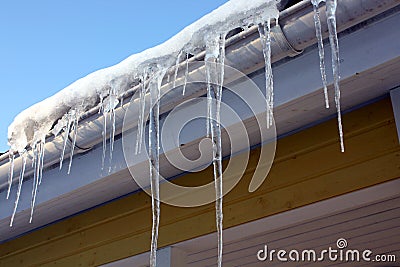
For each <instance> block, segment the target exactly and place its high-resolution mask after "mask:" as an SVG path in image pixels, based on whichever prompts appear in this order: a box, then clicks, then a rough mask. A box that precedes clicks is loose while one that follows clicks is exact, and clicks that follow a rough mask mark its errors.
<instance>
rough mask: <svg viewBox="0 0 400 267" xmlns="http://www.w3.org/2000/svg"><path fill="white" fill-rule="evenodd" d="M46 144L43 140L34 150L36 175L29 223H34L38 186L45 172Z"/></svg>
mask: <svg viewBox="0 0 400 267" xmlns="http://www.w3.org/2000/svg"><path fill="white" fill-rule="evenodd" d="M44 145H45V141H44V140H42V141H40V142H39V143H37V144H36V146H35V149H34V150H35V151H34V155H35V156H34V161H35V168H34V177H33V187H32V200H31V217H30V219H29V223H32V219H33V211H34V209H35V202H36V196H37V190H38V186H39V185H40V184H41V180H42V173H43V158H44Z"/></svg>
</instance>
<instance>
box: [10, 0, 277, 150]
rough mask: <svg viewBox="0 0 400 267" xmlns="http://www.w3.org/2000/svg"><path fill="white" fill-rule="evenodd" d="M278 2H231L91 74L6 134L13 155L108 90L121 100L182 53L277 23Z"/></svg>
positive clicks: (22, 117)
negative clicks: (153, 70) (146, 76)
mask: <svg viewBox="0 0 400 267" xmlns="http://www.w3.org/2000/svg"><path fill="white" fill-rule="evenodd" d="M279 3H280V0H253V1H246V0H230V1H229V2H227V3H226V4H224V5H222V6H221V7H219V8H217V9H216V10H214V11H213V12H211V13H209V14H207V15H206V16H204V17H202V18H201V19H199V20H198V21H196V22H195V23H193V24H191V25H189V26H188V27H186V28H185V29H183V30H182V31H181V32H179V33H178V34H176V35H175V36H173V37H172V38H171V39H169V40H168V41H166V42H165V43H163V44H160V45H158V46H155V47H153V48H150V49H147V50H145V51H143V52H141V53H138V54H134V55H131V56H130V57H128V58H127V59H125V60H124V61H122V62H120V63H119V64H117V65H114V66H111V67H108V68H105V69H101V70H99V71H96V72H93V73H91V74H89V75H87V76H86V77H84V78H81V79H79V80H77V81H76V82H74V83H72V84H71V85H69V86H67V87H66V88H64V89H63V90H61V91H60V92H58V93H56V94H55V95H53V96H51V97H49V98H47V99H45V100H43V101H42V102H39V103H37V104H35V105H33V106H31V107H30V108H28V109H26V110H24V111H23V112H21V113H20V114H18V115H17V116H16V118H15V119H14V121H13V123H12V124H11V125H10V126H9V128H8V143H9V145H10V147H11V151H18V152H20V153H22V152H23V151H24V150H25V149H26V147H27V146H28V145H31V146H33V145H34V144H35V143H37V142H40V141H42V140H44V139H45V136H46V134H47V133H48V132H49V131H50V130H51V128H52V126H53V125H54V124H55V122H57V120H59V119H60V118H62V116H63V115H64V114H66V113H68V112H69V111H70V110H72V109H75V110H76V109H79V110H81V111H86V110H88V109H90V108H92V107H94V106H96V105H97V104H98V103H99V101H100V97H101V96H104V95H107V92H108V91H109V89H110V88H114V90H116V92H117V93H118V94H121V93H122V92H124V91H126V90H127V89H129V88H130V85H131V84H132V83H133V82H134V81H135V80H136V79H138V78H139V77H140V76H141V75H142V74H143V71H144V70H145V69H148V68H149V67H151V66H156V67H157V68H158V69H167V68H169V67H170V66H172V65H173V64H174V63H175V60H176V57H177V55H178V54H179V53H180V52H181V51H184V52H186V53H192V54H194V53H196V52H198V51H200V50H204V48H205V46H206V45H207V41H209V40H215V38H216V36H219V35H220V34H225V33H227V32H229V31H230V30H231V29H234V28H237V27H248V26H250V25H254V24H258V23H262V22H264V21H266V20H268V19H271V18H276V19H277V18H278V16H279V11H278V9H277V4H279Z"/></svg>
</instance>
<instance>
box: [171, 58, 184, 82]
mask: <svg viewBox="0 0 400 267" xmlns="http://www.w3.org/2000/svg"><path fill="white" fill-rule="evenodd" d="M182 53H183V51H180V52H179V54H178V56H177V57H176V62H175V74H174V87H173V88H175V86H176V79H177V78H178V71H179V60H180V59H181V56H182Z"/></svg>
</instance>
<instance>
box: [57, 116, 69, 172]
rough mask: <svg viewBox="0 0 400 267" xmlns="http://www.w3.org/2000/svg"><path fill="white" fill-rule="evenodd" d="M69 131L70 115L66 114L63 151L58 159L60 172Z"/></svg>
mask: <svg viewBox="0 0 400 267" xmlns="http://www.w3.org/2000/svg"><path fill="white" fill-rule="evenodd" d="M70 129H71V119H70V113H69V112H68V114H67V125H66V127H65V129H64V145H63V150H62V152H61V157H60V170H61V169H62V165H63V161H64V155H65V149H66V147H67V142H68V136H69V131H70Z"/></svg>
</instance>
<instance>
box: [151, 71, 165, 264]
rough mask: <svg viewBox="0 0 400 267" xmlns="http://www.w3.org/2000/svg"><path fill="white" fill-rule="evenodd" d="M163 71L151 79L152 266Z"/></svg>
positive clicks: (157, 211)
mask: <svg viewBox="0 0 400 267" xmlns="http://www.w3.org/2000/svg"><path fill="white" fill-rule="evenodd" d="M164 74H165V71H164V72H163V73H156V74H155V75H157V76H156V77H154V78H152V79H150V84H149V88H150V107H151V109H150V124H149V165H150V187H151V203H152V217H153V223H152V234H151V250H150V266H151V267H156V262H157V257H156V256H157V239H158V228H159V224H160V185H159V183H160V173H159V168H160V164H159V156H160V135H159V131H160V124H159V123H160V121H159V119H160V118H159V115H160V87H161V81H162V78H163V77H164Z"/></svg>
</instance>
